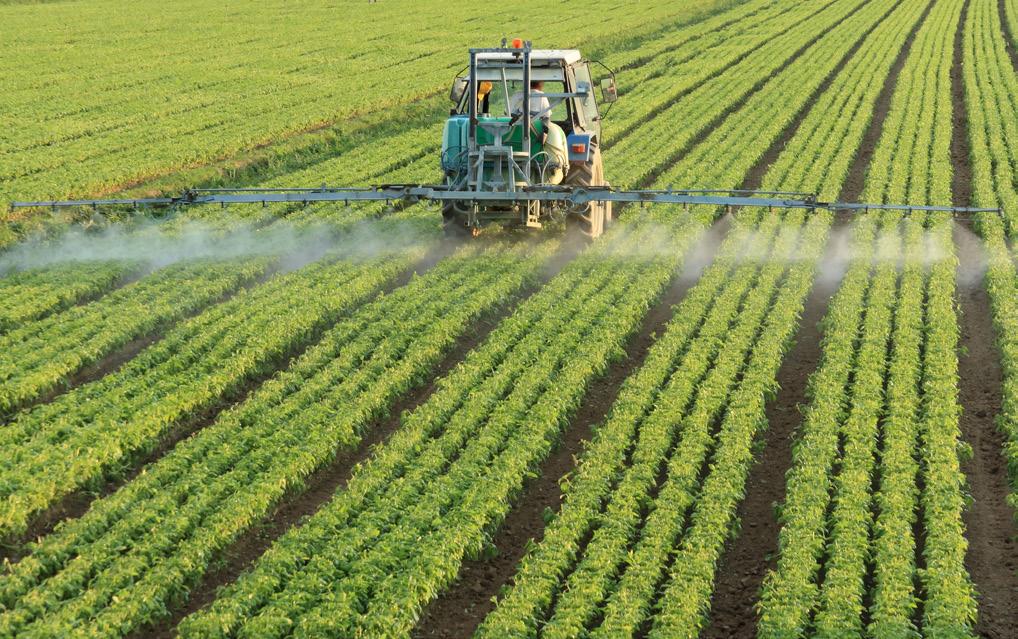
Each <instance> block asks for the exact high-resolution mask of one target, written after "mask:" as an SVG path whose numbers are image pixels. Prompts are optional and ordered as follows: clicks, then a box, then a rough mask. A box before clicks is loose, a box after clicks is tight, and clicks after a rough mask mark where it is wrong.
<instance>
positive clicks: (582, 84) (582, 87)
mask: <svg viewBox="0 0 1018 639" xmlns="http://www.w3.org/2000/svg"><path fill="white" fill-rule="evenodd" d="M573 74H574V77H575V78H576V92H577V93H584V92H586V94H587V96H586V97H584V98H577V100H576V101H577V102H578V103H579V105H580V109H581V110H582V111H583V121H584V125H585V126H586V127H587V128H588V129H595V128H599V122H600V119H599V116H598V114H597V102H595V100H594V84H593V82H592V81H591V79H590V69H589V68H588V67H587V65H586V64H578V65H576V66H575V67H574V68H573Z"/></svg>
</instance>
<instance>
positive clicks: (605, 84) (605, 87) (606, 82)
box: [601, 78, 619, 104]
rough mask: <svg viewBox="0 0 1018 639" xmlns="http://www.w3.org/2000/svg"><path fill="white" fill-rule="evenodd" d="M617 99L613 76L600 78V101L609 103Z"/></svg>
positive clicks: (617, 93)
mask: <svg viewBox="0 0 1018 639" xmlns="http://www.w3.org/2000/svg"><path fill="white" fill-rule="evenodd" d="M618 99H619V90H618V87H616V86H615V78H604V79H603V80H601V102H603V103H605V104H611V103H612V102H615V101H616V100H618Z"/></svg>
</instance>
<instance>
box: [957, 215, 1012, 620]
mask: <svg viewBox="0 0 1018 639" xmlns="http://www.w3.org/2000/svg"><path fill="white" fill-rule="evenodd" d="M954 239H955V244H956V245H957V247H958V257H959V260H960V266H959V269H958V301H959V305H960V320H961V321H960V327H961V357H960V358H959V362H958V364H959V371H958V372H959V377H960V380H961V384H960V388H959V401H960V402H961V406H962V415H961V420H960V421H961V424H960V425H961V432H962V438H963V439H964V441H965V442H966V443H968V444H969V445H970V446H971V447H972V458H971V459H969V460H967V461H965V462H964V463H963V464H962V470H963V471H964V472H965V476H966V480H967V482H968V488H969V492H970V494H971V495H972V505H971V506H970V507H969V508H968V510H966V512H965V517H964V518H965V528H966V533H965V535H966V538H967V539H968V542H969V547H968V553H967V555H966V558H965V565H966V568H967V569H968V571H969V574H970V575H971V577H972V581H973V582H974V583H975V587H976V590H977V591H978V593H979V618H978V622H977V624H976V628H975V629H976V632H977V633H979V635H980V636H983V637H990V638H992V639H1004V638H1005V637H1014V634H1013V633H1014V630H1015V628H1018V575H1016V571H1018V543H1016V541H1015V537H1016V535H1018V529H1016V527H1015V513H1014V511H1013V510H1012V509H1011V507H1010V506H1008V504H1007V502H1006V498H1007V495H1008V494H1009V492H1010V487H1009V485H1008V479H1007V465H1006V463H1005V460H1004V456H1003V451H1004V436H1003V434H1002V433H1001V432H1000V431H999V430H998V429H997V427H996V423H995V421H994V420H995V417H996V415H997V414H998V413H999V412H1000V409H1001V403H1002V401H1003V395H1002V392H1003V391H1002V387H1003V375H1002V372H1001V367H1000V359H999V353H998V352H997V349H996V347H995V342H994V330H993V317H992V312H991V307H990V297H989V294H988V293H987V291H986V287H985V286H984V285H983V275H984V272H985V263H986V262H985V259H986V258H985V254H984V252H983V246H982V243H981V241H980V240H979V238H978V237H977V236H976V235H974V234H973V233H972V232H971V231H970V230H969V229H968V228H966V227H964V226H962V225H961V224H955V227H954Z"/></svg>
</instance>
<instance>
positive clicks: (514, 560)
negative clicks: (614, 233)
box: [414, 216, 730, 638]
mask: <svg viewBox="0 0 1018 639" xmlns="http://www.w3.org/2000/svg"><path fill="white" fill-rule="evenodd" d="M729 227H730V219H729V218H728V217H727V216H725V217H723V218H721V219H720V220H719V221H718V222H717V223H716V225H715V227H714V229H712V232H710V233H708V234H706V235H705V236H704V237H705V238H706V239H705V241H704V243H703V244H701V245H699V246H697V247H696V248H694V249H693V252H692V253H691V254H690V255H689V256H687V258H686V260H685V266H684V267H683V270H682V273H681V274H679V275H678V277H676V278H674V279H673V281H672V283H671V285H670V286H669V287H668V289H667V290H666V291H665V293H664V295H663V296H662V298H661V300H660V301H659V302H658V303H657V304H656V305H655V306H654V307H653V308H652V309H651V310H650V312H648V314H647V316H646V317H645V318H644V321H643V324H642V326H641V328H640V331H639V333H637V334H636V335H634V336H633V337H632V338H631V339H630V340H629V343H628V345H627V346H626V357H625V358H624V359H622V360H621V361H619V362H616V363H615V364H613V365H612V366H611V367H610V368H609V369H608V371H607V373H605V375H604V376H603V377H601V378H600V379H598V380H597V381H595V382H594V383H593V384H591V387H590V388H589V389H588V391H587V394H586V400H585V401H584V403H583V405H582V406H581V407H580V410H579V412H578V413H577V414H576V415H575V416H574V417H573V419H572V420H571V422H570V425H569V427H567V428H566V430H565V431H564V432H563V435H562V440H561V442H560V444H559V446H558V447H557V448H556V449H555V451H553V452H552V454H551V455H550V456H549V457H548V459H546V460H545V461H544V463H543V464H541V468H540V471H539V473H538V474H537V477H535V478H534V479H532V480H530V481H529V482H528V483H527V485H526V488H525V490H524V492H523V494H522V495H521V496H520V498H519V500H518V501H517V503H516V505H515V506H514V507H513V509H512V510H511V511H510V513H509V515H508V516H507V517H506V519H505V521H504V522H503V523H502V525H501V527H500V528H499V530H498V532H497V533H496V534H495V536H494V538H493V539H492V544H493V546H494V547H495V548H496V549H497V551H498V554H497V555H496V556H495V557H493V558H488V559H475V560H469V561H466V562H465V563H464V564H463V567H462V568H461V570H460V574H459V578H458V580H457V582H456V583H455V584H454V585H453V586H452V587H451V588H450V589H449V590H447V591H446V592H445V593H443V594H442V595H440V596H439V598H438V599H436V600H435V601H433V602H432V603H431V605H430V606H428V607H427V608H426V609H425V610H424V612H423V614H422V615H421V619H420V621H419V622H418V624H417V629H416V630H415V631H414V636H415V637H421V638H423V637H428V638H431V637H467V636H470V634H471V633H472V632H473V631H474V629H475V628H476V627H477V626H478V624H480V623H481V621H482V620H483V619H484V617H485V616H486V615H487V614H488V613H489V612H490V611H491V610H492V608H493V606H494V604H493V601H492V598H493V597H495V596H496V595H497V594H498V592H499V590H500V589H501V588H502V587H503V586H504V585H507V584H509V583H510V582H511V580H512V577H513V575H514V574H515V573H516V568H517V566H518V565H519V562H520V560H521V559H522V558H523V555H524V553H525V552H526V550H527V547H528V545H529V544H530V543H531V541H532V540H534V541H537V540H539V539H540V538H541V536H542V532H543V530H544V525H545V521H544V513H545V512H546V511H547V510H549V509H550V510H552V511H554V510H557V509H558V508H559V506H560V505H561V498H562V491H561V488H560V486H559V480H560V479H561V478H562V477H563V476H564V475H566V474H567V473H568V472H570V471H571V470H572V469H573V468H574V467H575V465H576V460H577V459H578V458H579V456H580V455H581V454H582V452H583V448H584V442H586V441H588V440H589V439H590V438H591V436H592V433H593V430H594V428H595V427H596V426H597V425H598V424H599V423H601V422H602V421H603V420H604V418H605V417H606V416H607V415H608V412H609V410H610V408H611V405H612V404H613V403H614V401H615V398H616V397H617V395H618V392H619V389H620V388H621V387H622V383H623V382H624V381H625V379H626V378H627V377H629V375H630V374H631V373H632V372H633V371H635V370H636V369H637V368H639V366H640V365H641V363H642V362H643V359H644V357H645V356H646V354H647V351H648V349H649V348H650V347H651V346H652V345H653V343H654V340H655V336H656V335H657V334H658V333H659V332H660V331H662V330H664V328H665V326H666V324H667V323H668V321H669V320H670V319H671V317H672V306H673V305H674V304H676V303H678V302H679V301H680V300H681V299H682V298H683V296H684V295H685V294H686V291H687V290H689V288H691V287H692V286H693V285H694V284H695V283H696V282H697V281H698V280H699V278H700V275H701V274H702V273H703V271H704V270H705V269H706V268H707V267H708V266H709V264H710V263H711V261H712V259H713V257H714V256H715V255H716V253H717V249H718V247H719V246H720V244H721V242H722V241H723V239H724V237H725V235H726V234H727V231H728V229H729Z"/></svg>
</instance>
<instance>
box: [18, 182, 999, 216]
mask: <svg viewBox="0 0 1018 639" xmlns="http://www.w3.org/2000/svg"><path fill="white" fill-rule="evenodd" d="M425 200H437V201H440V202H441V201H446V200H455V201H461V202H462V201H467V202H480V203H483V202H521V203H522V202H528V201H535V200H536V201H540V202H547V203H559V204H572V205H583V204H587V203H589V202H619V203H623V202H627V203H640V204H682V205H686V206H690V205H707V206H724V207H735V206H754V207H765V208H799V209H828V210H832V211H860V210H896V211H906V212H907V211H945V212H951V213H956V214H957V213H965V214H971V213H998V214H999V213H1001V211H1000V209H989V208H976V207H958V206H917V205H911V204H860V203H847V202H822V201H820V200H817V199H816V196H815V195H813V194H810V193H795V192H787V191H741V190H730V191H726V190H675V189H658V190H616V189H613V188H610V187H586V188H579V187H568V186H548V185H542V186H538V187H530V188H523V189H521V190H518V191H512V192H497V191H461V190H453V189H452V188H450V187H447V186H441V185H413V184H385V185H381V186H374V187H365V188H345V187H337V188H333V187H327V186H322V187H320V188H280V189H272V188H268V189H259V188H244V189H190V190H187V191H184V192H183V193H182V194H181V195H179V196H176V197H159V198H125V199H94V200H43V201H35V202H12V203H11V208H29V207H46V208H53V209H55V208H59V207H91V208H93V209H98V208H99V207H107V206H129V207H135V208H139V207H147V206H159V207H164V206H168V207H177V206H192V205H200V204H220V205H223V206H226V205H229V204H262V205H263V206H267V205H268V204H275V203H297V204H309V203H312V202H342V203H343V204H350V203H355V202H372V201H388V202H392V201H403V202H407V203H410V204H413V203H416V202H421V201H425Z"/></svg>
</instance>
